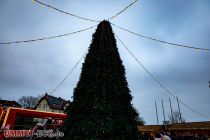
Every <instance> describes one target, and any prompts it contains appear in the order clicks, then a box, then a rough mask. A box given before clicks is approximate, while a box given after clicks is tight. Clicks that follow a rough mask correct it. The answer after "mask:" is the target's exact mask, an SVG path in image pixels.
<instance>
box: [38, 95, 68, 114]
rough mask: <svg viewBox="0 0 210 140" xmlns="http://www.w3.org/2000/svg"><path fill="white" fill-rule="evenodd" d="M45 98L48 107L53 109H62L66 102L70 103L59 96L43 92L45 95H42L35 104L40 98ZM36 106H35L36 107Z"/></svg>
mask: <svg viewBox="0 0 210 140" xmlns="http://www.w3.org/2000/svg"><path fill="white" fill-rule="evenodd" d="M44 99H46V100H47V103H48V105H49V107H50V108H53V109H58V110H64V107H65V106H66V104H68V103H70V101H69V100H64V99H62V98H61V97H54V96H51V95H48V94H47V93H46V94H45V96H43V97H42V98H41V99H40V100H39V102H38V104H37V106H38V105H39V104H40V103H41V101H42V100H44ZM37 106H36V108H37Z"/></svg>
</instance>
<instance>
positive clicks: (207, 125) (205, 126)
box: [169, 121, 210, 130]
mask: <svg viewBox="0 0 210 140" xmlns="http://www.w3.org/2000/svg"><path fill="white" fill-rule="evenodd" d="M169 130H210V121H206V122H189V123H177V124H173V125H171V126H170V128H169Z"/></svg>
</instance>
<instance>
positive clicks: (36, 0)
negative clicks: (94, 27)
mask: <svg viewBox="0 0 210 140" xmlns="http://www.w3.org/2000/svg"><path fill="white" fill-rule="evenodd" d="M33 1H35V2H37V3H38V4H41V5H43V6H46V7H48V8H51V9H53V10H56V11H58V12H60V13H63V14H66V15H70V16H72V17H76V18H78V19H82V20H86V21H91V22H100V21H99V20H94V19H90V18H85V17H81V16H78V15H76V14H72V13H69V12H65V11H63V10H60V9H58V8H56V7H53V6H51V5H49V4H46V3H43V2H40V1H39V0H33ZM137 1H138V0H135V1H133V2H132V3H130V4H129V5H127V6H126V7H125V8H124V9H122V10H121V11H119V12H117V13H116V14H115V15H113V16H112V17H110V18H108V19H107V20H111V19H114V18H116V17H117V16H118V15H120V14H121V13H123V12H125V11H126V10H127V9H128V8H129V7H131V6H132V5H133V4H134V3H136V2H137Z"/></svg>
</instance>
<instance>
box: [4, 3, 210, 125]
mask: <svg viewBox="0 0 210 140" xmlns="http://www.w3.org/2000/svg"><path fill="white" fill-rule="evenodd" d="M44 2H45V3H48V4H51V5H53V6H55V7H57V8H60V9H63V10H64V11H67V12H71V13H74V14H77V15H80V16H83V17H88V18H93V19H96V20H103V19H106V18H108V17H111V16H112V15H113V14H115V13H117V12H118V11H119V10H121V9H122V8H124V7H125V6H126V5H128V4H129V3H130V2H131V1H130V0H124V1H122V0H121V1H120V0H118V1H113V0H106V1H105V0H104V1H97V0H85V1H82V0H62V1H60V0H44ZM111 22H113V23H115V24H117V25H119V26H123V27H126V28H127V29H130V30H132V31H135V32H138V33H140V34H143V35H147V36H150V37H154V38H157V39H161V40H165V41H170V42H175V43H180V44H184V45H189V46H194V47H203V48H209V49H210V41H209V37H210V1H209V0H185V1H183V0H176V1H175V0H173V1H172V0H158V1H157V0H140V1H138V2H137V3H135V4H134V5H133V6H132V7H130V8H129V9H128V10H127V11H126V12H124V13H122V14H121V15H119V16H118V17H116V18H115V19H113V20H112V21H111ZM95 24H96V23H92V22H88V21H83V20H80V19H77V18H74V17H71V16H67V15H64V14H61V13H59V12H57V11H53V10H51V9H48V8H46V7H44V6H41V5H39V4H38V3H36V2H34V3H33V2H32V1H31V0H1V1H0V32H1V34H0V42H7V41H16V40H27V39H35V38H41V37H46V36H54V35H59V34H64V33H69V32H73V31H77V30H81V29H84V28H87V27H90V26H93V25H95ZM113 30H114V33H115V34H117V35H118V36H119V37H120V38H121V39H122V41H123V42H124V43H125V44H126V45H127V47H128V48H129V49H130V50H131V51H132V52H133V53H134V54H135V55H136V57H138V58H139V59H140V61H141V62H142V63H143V64H144V65H145V66H146V67H147V68H148V69H149V70H150V71H151V73H153V74H154V75H155V76H156V77H157V78H158V79H159V80H160V81H161V82H162V83H163V84H164V85H165V86H166V87H167V88H168V89H170V90H171V92H172V93H173V94H174V95H176V96H179V98H180V99H181V100H182V101H183V102H185V103H186V104H187V105H189V106H190V107H192V108H193V109H195V110H197V111H199V112H201V113H203V114H206V115H207V116H208V117H209V118H210V108H209V106H210V101H209V100H210V88H209V87H208V81H210V52H207V51H197V50H193V49H186V48H180V47H174V46H169V45H165V44H161V43H157V42H153V41H150V40H146V39H143V38H140V37H137V36H135V35H131V34H129V33H127V32H124V31H122V30H120V29H117V28H116V27H113ZM94 32H95V28H93V29H91V30H88V31H85V32H82V33H79V34H75V35H71V36H67V37H62V38H57V39H51V40H46V41H39V42H33V43H22V44H11V45H0V97H1V98H2V99H6V100H17V99H18V98H20V97H21V96H23V95H25V96H30V95H33V96H37V95H40V94H44V93H45V92H49V91H51V90H52V89H54V88H55V87H56V86H57V85H58V84H59V82H60V81H62V80H63V78H64V77H65V76H66V74H67V73H68V72H69V71H70V70H71V68H72V67H73V66H74V65H75V63H76V62H77V61H78V60H79V59H80V57H81V56H82V55H83V53H84V52H85V51H86V49H87V48H88V47H89V45H90V43H91V39H92V34H93V33H94ZM117 44H118V48H119V52H120V55H121V58H122V60H123V64H124V65H125V68H126V76H127V80H128V83H129V88H130V90H131V94H132V96H133V102H132V103H133V105H134V106H135V108H137V110H138V111H139V112H140V115H141V116H142V117H143V118H144V119H145V121H146V123H147V124H156V114H155V105H154V102H155V100H156V101H157V105H158V114H159V119H160V121H162V120H163V115H162V110H161V99H163V101H164V106H165V112H166V118H167V119H168V114H169V113H170V110H169V101H168V99H169V96H168V95H167V93H166V92H165V91H164V90H163V89H162V88H161V87H160V86H159V85H157V84H156V83H155V82H154V81H153V80H152V79H151V77H149V76H148V75H147V73H146V72H145V71H144V70H143V69H142V68H141V67H140V66H139V65H138V63H137V62H136V61H135V60H134V59H133V58H132V57H131V56H130V55H129V53H128V52H127V51H126V50H125V49H124V48H123V46H122V45H121V44H120V42H119V41H118V42H117ZM82 62H83V60H82ZM80 72H81V63H80V64H79V66H78V67H77V68H76V69H75V71H74V72H73V73H72V75H70V77H69V78H68V79H67V80H66V81H65V82H64V84H63V85H62V86H61V87H60V88H59V89H58V90H57V91H56V92H55V93H54V94H53V95H55V96H60V97H62V98H64V99H68V100H72V98H71V96H72V93H73V89H74V88H75V86H76V83H77V82H78V78H79V75H80ZM171 100H172V106H173V109H174V110H175V109H177V104H176V100H174V99H172V97H171ZM180 106H181V112H182V115H183V117H184V118H185V119H186V120H187V121H206V119H204V118H202V117H201V116H198V115H196V114H194V113H193V112H191V111H190V110H188V109H187V108H185V107H184V106H183V105H180Z"/></svg>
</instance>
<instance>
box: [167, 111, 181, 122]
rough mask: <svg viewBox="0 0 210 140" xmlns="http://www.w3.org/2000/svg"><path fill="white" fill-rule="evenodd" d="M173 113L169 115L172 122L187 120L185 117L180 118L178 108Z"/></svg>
mask: <svg viewBox="0 0 210 140" xmlns="http://www.w3.org/2000/svg"><path fill="white" fill-rule="evenodd" d="M172 115H173V116H172ZM172 115H171V114H169V115H168V116H169V121H170V123H183V122H185V118H183V117H182V118H181V120H180V114H179V111H178V110H175V111H173V112H172Z"/></svg>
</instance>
